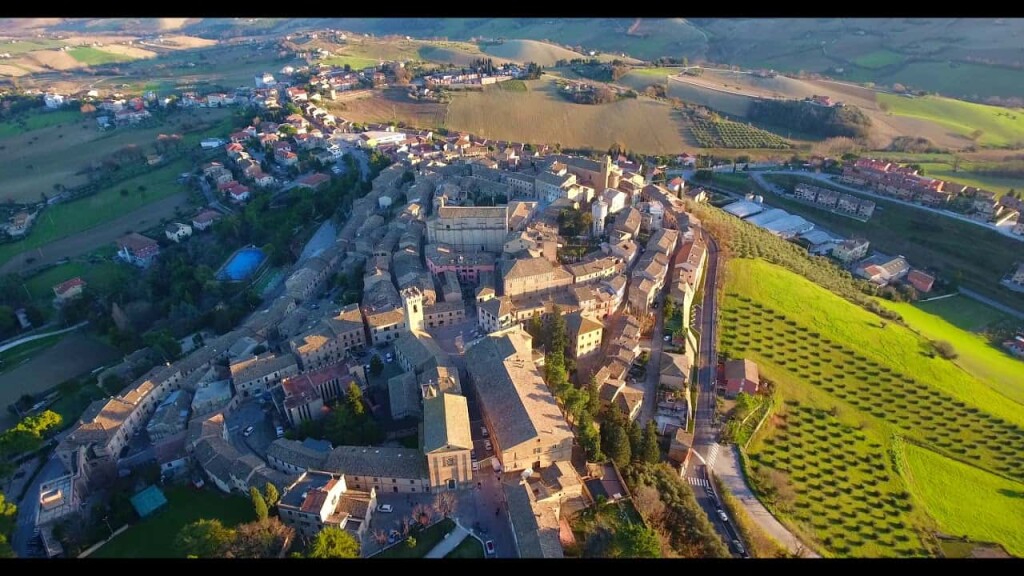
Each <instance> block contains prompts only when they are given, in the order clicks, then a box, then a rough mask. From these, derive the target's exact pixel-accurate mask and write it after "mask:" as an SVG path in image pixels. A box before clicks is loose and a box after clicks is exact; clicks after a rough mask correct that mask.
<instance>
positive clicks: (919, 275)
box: [907, 270, 935, 294]
mask: <svg viewBox="0 0 1024 576" xmlns="http://www.w3.org/2000/svg"><path fill="white" fill-rule="evenodd" d="M907 283H908V284H910V285H911V286H913V287H914V288H915V289H917V291H918V292H920V293H922V294H927V293H928V292H931V291H932V285H933V284H935V277H934V276H932V275H931V274H926V273H924V272H922V271H920V270H911V271H910V273H909V274H907Z"/></svg>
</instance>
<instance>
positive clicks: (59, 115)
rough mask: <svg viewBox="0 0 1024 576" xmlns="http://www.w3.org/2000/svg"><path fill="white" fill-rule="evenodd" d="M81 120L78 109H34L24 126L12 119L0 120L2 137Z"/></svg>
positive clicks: (25, 120)
mask: <svg viewBox="0 0 1024 576" xmlns="http://www.w3.org/2000/svg"><path fill="white" fill-rule="evenodd" d="M80 120H82V113H81V112H79V111H78V110H52V111H43V110H39V111H34V112H31V113H29V114H28V115H27V116H25V117H24V122H25V124H24V126H22V125H21V124H19V123H16V122H11V121H8V122H0V138H5V137H8V136H16V135H18V134H24V133H25V132H31V131H32V130H38V129H40V128H48V127H50V126H56V125H58V124H72V123H75V122H78V121H80Z"/></svg>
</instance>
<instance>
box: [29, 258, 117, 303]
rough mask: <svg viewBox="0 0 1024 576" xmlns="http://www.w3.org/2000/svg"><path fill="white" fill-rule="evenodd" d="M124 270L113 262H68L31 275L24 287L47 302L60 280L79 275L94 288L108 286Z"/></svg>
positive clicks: (34, 297) (40, 299)
mask: <svg viewBox="0 0 1024 576" xmlns="http://www.w3.org/2000/svg"><path fill="white" fill-rule="evenodd" d="M124 270H125V268H124V267H122V266H119V265H118V264H117V263H115V262H107V261H104V262H102V263H99V264H91V263H88V262H68V263H67V264H60V265H57V266H54V267H53V268H49V269H47V270H46V271H44V272H41V273H39V274H36V275H35V276H32V277H31V278H29V279H28V280H26V281H25V288H26V289H27V290H28V291H29V293H30V294H32V298H33V299H35V300H36V301H38V302H44V303H48V302H50V301H51V300H53V287H54V286H55V285H57V284H60V283H61V282H64V281H66V280H70V279H72V278H74V277H75V276H80V277H81V278H82V279H83V280H85V281H86V283H87V284H88V285H89V286H92V287H94V288H97V287H110V285H111V284H112V283H114V282H118V281H119V278H120V276H121V272H123V271H124Z"/></svg>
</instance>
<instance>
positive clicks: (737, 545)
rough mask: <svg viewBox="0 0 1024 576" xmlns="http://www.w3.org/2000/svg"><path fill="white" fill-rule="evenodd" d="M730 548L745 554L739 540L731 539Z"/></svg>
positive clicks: (745, 551)
mask: <svg viewBox="0 0 1024 576" xmlns="http://www.w3.org/2000/svg"><path fill="white" fill-rule="evenodd" d="M732 548H733V550H735V551H736V553H737V554H746V553H747V550H746V549H745V548H744V547H743V544H742V543H740V541H739V540H733V541H732Z"/></svg>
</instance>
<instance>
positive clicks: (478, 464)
mask: <svg viewBox="0 0 1024 576" xmlns="http://www.w3.org/2000/svg"><path fill="white" fill-rule="evenodd" d="M479 470H480V462H478V461H476V460H473V472H477V471H479Z"/></svg>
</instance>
